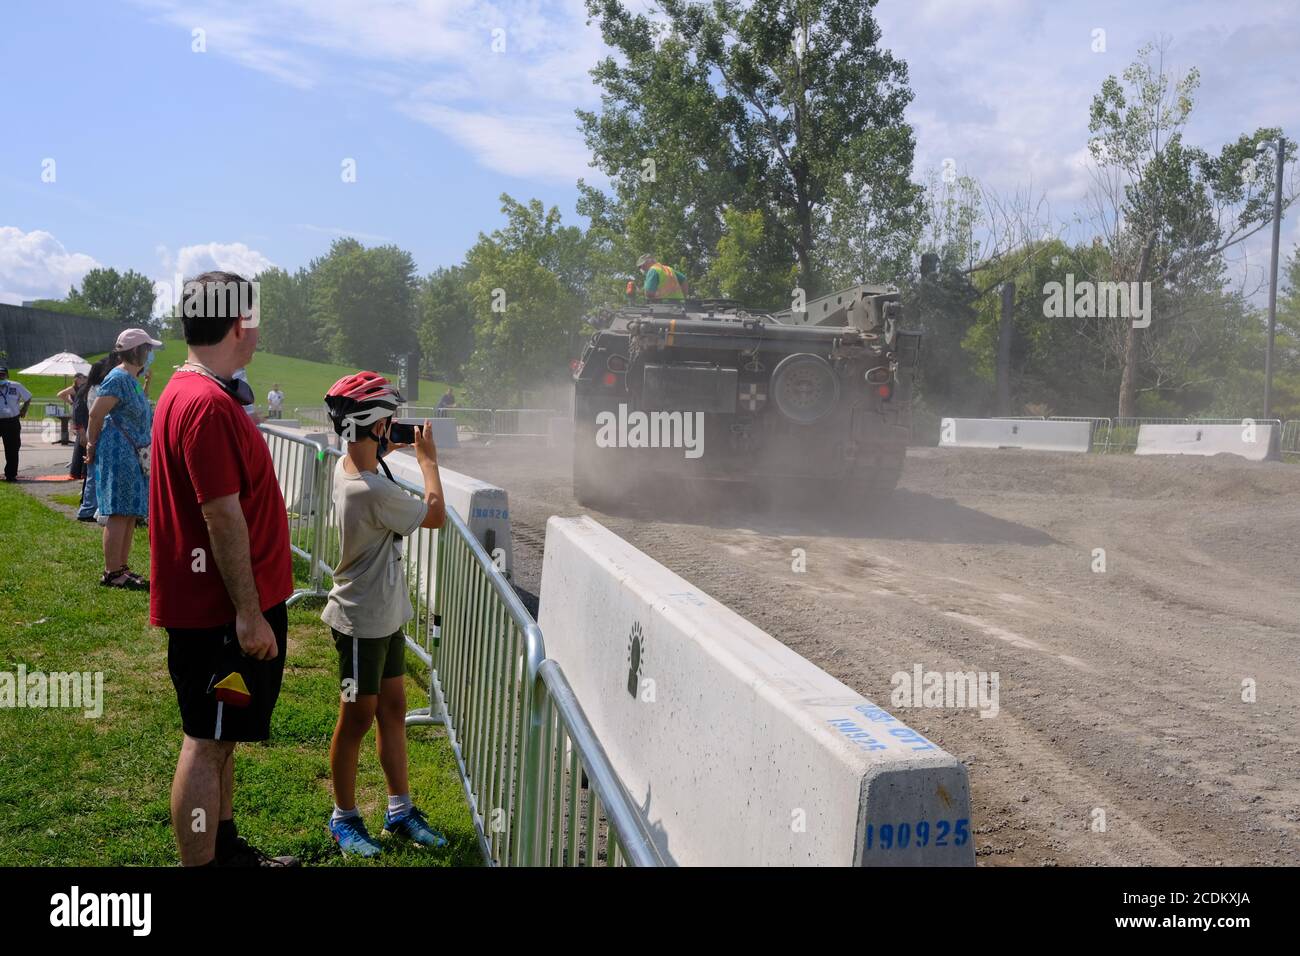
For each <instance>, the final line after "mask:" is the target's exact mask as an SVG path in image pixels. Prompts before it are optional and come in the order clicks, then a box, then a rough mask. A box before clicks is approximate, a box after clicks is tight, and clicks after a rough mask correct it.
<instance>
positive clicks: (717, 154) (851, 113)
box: [578, 0, 919, 297]
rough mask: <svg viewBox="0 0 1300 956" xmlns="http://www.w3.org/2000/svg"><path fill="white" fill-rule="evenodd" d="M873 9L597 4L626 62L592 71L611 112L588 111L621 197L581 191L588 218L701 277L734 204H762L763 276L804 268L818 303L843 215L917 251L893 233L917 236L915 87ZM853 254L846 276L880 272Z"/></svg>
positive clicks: (590, 136) (851, 1)
mask: <svg viewBox="0 0 1300 956" xmlns="http://www.w3.org/2000/svg"><path fill="white" fill-rule="evenodd" d="M874 6H875V4H874V0H753V2H745V3H742V2H739V0H714V2H712V3H709V4H702V3H693V2H688V0H657V2H653V3H651V12H650V13H648V14H634V13H632V12H631V11H630V10H629V9H628V8H626V7H625V6H624V5H623V4H622V3H621V2H620V0H587V9H588V11H589V13H590V14H591V16H592V17H593V18H594V19H596V20H597V21H598V22H599V24H600V28H601V33H602V36H603V37H604V40H605V42H606V43H607V44H609V45H610V46H611V47H613V48H614V49H615V50H616V51H617V52H618V53H619V54H620V57H619V58H617V59H616V58H615V57H612V56H611V57H607V58H606V59H605V60H602V61H601V62H600V63H599V64H598V65H597V66H596V68H595V69H594V70H593V71H592V75H593V77H594V79H595V81H596V83H597V85H598V86H600V88H601V90H602V112H601V114H599V115H596V114H592V113H583V112H579V114H578V115H579V119H580V120H581V124H582V128H583V132H584V134H585V136H586V139H587V143H588V145H589V146H590V147H591V150H592V153H593V157H594V161H595V165H597V166H598V167H599V168H601V169H602V171H603V172H605V173H606V175H608V176H609V177H610V179H611V181H612V182H613V185H614V194H615V195H614V197H613V198H610V197H605V196H603V195H601V194H599V193H598V192H596V191H595V190H593V189H591V188H590V187H588V186H586V185H585V184H581V185H580V188H581V189H582V190H583V197H584V199H583V204H582V206H581V207H580V209H579V211H580V212H582V213H583V214H585V215H589V216H591V217H592V220H593V223H595V224H598V225H599V226H601V227H603V228H605V229H606V230H608V232H609V233H610V234H618V233H620V232H621V233H622V234H624V235H626V236H627V237H628V240H629V242H631V243H639V244H641V245H642V246H643V247H644V249H645V250H653V251H655V252H657V253H658V254H659V255H660V256H661V257H662V258H664V259H665V260H667V261H672V260H673V259H674V258H678V257H680V259H681V260H682V261H683V264H684V265H685V266H686V267H687V271H688V273H690V272H692V271H693V272H694V274H696V275H699V274H700V273H706V274H707V273H708V271H709V268H710V267H711V265H712V259H713V255H714V250H715V249H716V248H717V246H718V242H719V240H720V239H721V237H722V234H723V230H724V214H725V210H726V209H727V208H728V207H734V208H736V209H739V210H740V211H741V212H746V213H748V212H752V211H754V210H761V211H762V212H763V214H764V216H765V217H766V219H765V221H766V224H767V228H769V229H770V230H771V231H772V233H773V241H772V243H771V244H770V248H771V250H772V251H773V252H774V253H775V254H776V255H779V257H780V258H777V259H775V260H774V261H768V262H764V263H762V264H761V269H763V270H766V269H769V268H770V269H773V270H775V271H776V272H778V273H780V274H784V272H785V269H786V268H787V266H788V265H789V263H790V262H791V261H793V262H796V263H797V265H798V276H799V284H800V287H801V288H803V289H804V290H805V292H806V293H807V295H809V296H810V297H811V296H814V295H817V294H819V293H820V292H823V291H826V290H825V289H824V288H823V276H824V273H826V271H827V263H826V262H824V261H822V260H821V259H819V257H818V248H819V243H820V242H821V241H823V239H824V238H825V236H826V235H827V233H828V230H829V228H830V224H831V223H832V222H842V223H846V224H847V228H849V229H851V231H852V232H853V234H854V235H856V236H857V240H858V242H859V244H860V243H862V242H867V241H869V242H871V243H872V244H876V245H879V246H881V247H885V248H889V249H893V250H895V251H897V250H898V249H900V248H902V247H905V246H906V241H903V242H901V244H900V243H899V242H896V241H895V240H896V239H897V237H898V235H899V233H900V232H902V233H904V234H906V233H908V232H910V230H911V228H912V224H911V219H912V218H913V216H914V213H915V209H916V203H917V199H918V196H919V190H918V187H916V186H915V185H914V184H913V183H911V182H909V181H908V175H909V174H910V171H911V166H912V153H913V147H914V143H913V137H912V131H911V128H910V127H909V126H908V125H907V123H906V122H905V120H904V118H903V110H904V108H905V107H906V105H907V103H908V102H909V101H910V99H911V96H912V94H911V91H910V90H909V89H908V87H907V68H906V66H905V65H904V64H903V63H902V62H901V61H899V60H896V59H895V58H894V57H893V56H892V55H891V54H890V53H889V52H888V51H887V50H884V49H882V48H881V47H880V46H879V42H880V30H879V27H878V26H877V25H876V22H875V19H874V17H873V16H872V9H873V7H874ZM647 163H652V164H653V173H654V176H653V178H647V176H646V170H647ZM635 248H636V246H635V245H634V246H633V249H635ZM841 248H848V249H856V252H855V255H858V256H859V261H858V262H857V263H855V264H852V265H849V266H844V265H841V268H840V270H839V271H840V272H843V273H845V274H847V275H851V276H852V277H854V278H865V275H864V273H865V271H866V270H867V269H868V268H874V267H875V266H876V262H875V260H874V258H873V257H872V256H870V255H866V254H864V253H863V252H862V249H861V247H860V246H859V247H854V246H853V245H852V244H851V243H850V244H847V245H845V244H843V243H842V245H841ZM627 251H628V253H629V255H631V254H633V252H632V249H629V250H627ZM889 258H891V259H894V260H897V258H898V256H897V255H894V254H891V255H890V256H889Z"/></svg>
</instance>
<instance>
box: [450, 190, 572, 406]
mask: <svg viewBox="0 0 1300 956" xmlns="http://www.w3.org/2000/svg"><path fill="white" fill-rule="evenodd" d="M501 203H502V206H501V211H502V212H503V213H504V214H505V216H506V224H505V225H504V226H503V227H502V228H500V229H497V230H495V231H493V232H492V234H491V235H483V234H481V233H480V234H479V238H478V241H477V242H476V243H475V244H474V246H473V248H471V249H470V251H469V253H468V254H467V255H466V264H467V266H468V268H469V270H470V271H471V273H472V274H473V279H472V280H471V281H470V283H469V291H470V308H471V309H472V311H473V314H474V344H475V348H474V353H473V355H472V356H471V357H470V360H469V362H468V368H467V370H466V371H467V377H468V386H467V387H468V389H469V393H470V396H469V397H470V402H471V403H472V404H475V405H482V406H493V407H498V406H501V405H503V404H508V403H511V402H514V401H517V400H518V398H519V396H520V394H521V393H522V391H523V390H524V389H526V388H534V387H537V386H541V385H545V384H548V383H554V382H558V381H563V380H565V379H566V377H567V375H568V370H569V364H568V363H569V359H570V358H571V357H572V354H571V353H573V351H574V349H575V335H576V333H577V332H578V330H579V328H580V327H581V321H580V319H581V316H582V314H583V312H584V311H585V309H586V307H587V305H588V299H587V297H586V295H585V294H584V289H585V288H586V287H587V286H588V284H589V283H590V282H591V280H592V269H591V266H590V261H589V257H588V255H587V244H586V240H585V237H584V236H583V234H582V231H581V230H579V229H577V228H576V227H573V226H567V227H566V226H562V225H561V224H560V213H559V210H558V209H556V208H554V207H552V208H551V209H549V210H547V209H544V207H543V206H542V203H541V202H540V201H539V200H536V199H533V200H530V201H529V203H528V204H527V205H524V204H522V203H519V202H517V201H516V200H514V199H512V198H511V197H510V196H508V195H502V197H501Z"/></svg>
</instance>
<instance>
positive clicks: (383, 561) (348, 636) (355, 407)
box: [321, 372, 447, 856]
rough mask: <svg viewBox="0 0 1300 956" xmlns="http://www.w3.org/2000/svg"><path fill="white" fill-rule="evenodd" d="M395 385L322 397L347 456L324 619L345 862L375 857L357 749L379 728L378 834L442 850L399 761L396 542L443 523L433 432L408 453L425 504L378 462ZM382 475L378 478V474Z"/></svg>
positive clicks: (403, 610) (363, 379) (379, 381)
mask: <svg viewBox="0 0 1300 956" xmlns="http://www.w3.org/2000/svg"><path fill="white" fill-rule="evenodd" d="M402 403H403V399H402V396H401V394H400V393H399V392H398V390H397V388H396V387H395V386H394V385H393V384H392V383H391V382H389V381H388V380H387V379H386V378H384V377H383V376H382V375H379V374H378V373H376V372H358V373H357V374H355V375H347V376H344V377H343V378H341V379H339V380H338V381H337V382H335V383H334V386H333V387H332V388H331V389H330V390H329V393H328V394H327V395H326V396H325V404H326V406H327V408H328V409H329V416H330V419H331V421H332V422H333V423H334V430H335V432H337V433H338V434H339V435H340V436H341V437H342V438H343V439H344V441H346V442H347V451H346V453H345V454H344V456H343V457H342V458H341V459H340V460H339V463H338V465H337V466H336V467H335V469H334V486H333V487H334V495H333V496H334V513H335V516H336V518H337V522H338V527H339V548H340V558H339V565H338V567H337V568H336V569H335V570H334V587H333V588H332V589H331V590H330V594H329V599H328V600H327V602H326V604H325V610H324V611H323V612H322V614H321V619H322V620H323V621H325V623H326V624H328V625H329V626H330V630H331V632H332V634H333V636H334V646H335V648H336V649H337V650H338V654H339V685H340V703H339V719H338V723H337V725H336V726H335V728H334V739H333V740H332V741H331V743H330V777H331V780H332V782H333V788H334V813H333V814H332V815H331V817H330V821H329V832H330V836H331V837H333V839H334V841H335V842H336V843H337V844H338V846H339V849H340V850H341V851H342V852H343V853H344V854H346V855H357V856H375V855H377V854H378V853H379V852H380V851H381V847H380V845H379V843H378V842H376V841H375V840H374V839H373V838H372V837H371V836H370V833H369V831H368V830H367V829H366V824H365V820H364V819H362V817H361V814H360V812H359V811H358V810H357V802H356V782H357V759H358V756H359V754H360V751H361V742H362V740H364V739H365V736H366V734H367V733H368V732H369V730H370V725H371V724H376V731H375V736H376V743H377V745H378V749H379V762H380V764H381V765H382V766H383V768H384V779H385V780H386V782H387V784H388V809H387V811H386V813H385V814H384V828H383V833H382V835H383V836H385V837H401V838H404V839H407V840H410V841H412V842H414V843H416V844H419V845H421V846H429V847H438V846H445V845H446V843H447V841H446V838H445V837H443V835H442V834H441V833H439V832H438V831H437V830H435V829H433V828H432V827H430V826H429V824H428V821H427V820H426V819H425V817H424V814H422V813H421V812H420V811H419V809H417V808H416V807H415V805H414V804H413V803H412V802H411V795H410V785H409V783H408V779H407V762H406V685H405V680H406V678H405V674H406V668H405V651H406V639H405V637H404V635H403V633H402V627H403V625H404V624H405V623H406V622H407V621H409V620H410V619H411V618H412V617H413V616H414V611H413V610H412V608H411V598H410V594H409V593H408V591H407V584H406V574H405V573H404V572H403V570H402V564H401V562H402V539H403V538H404V537H406V536H407V535H409V534H411V533H413V532H414V531H415V530H416V529H417V528H441V527H442V524H443V521H444V520H445V518H446V510H445V506H444V503H443V493H442V482H441V481H440V480H439V477H438V451H437V448H435V447H434V444H433V439H432V437H431V426H430V425H429V423H428V422H425V423H424V427H423V428H418V429H416V432H415V456H416V460H417V461H418V462H419V464H420V472H421V474H422V475H423V477H424V498H423V499H420V498H416V497H414V496H413V495H410V494H408V493H407V492H406V491H404V490H402V489H401V488H400V487H399V486H398V485H397V484H396V483H395V482H394V481H393V480H392V477H391V476H387V477H386V475H387V472H388V468H387V466H386V465H384V464H383V462H382V460H381V457H382V455H383V453H384V452H385V451H386V450H387V449H388V448H390V447H405V446H402V445H391V446H390V445H389V444H388V441H387V436H388V432H389V429H390V427H391V425H392V421H393V415H394V414H395V413H396V411H397V407H398V406H399V405H401V404H402ZM381 467H382V468H383V470H384V472H385V474H384V475H381V474H379V472H378V469H379V468H381Z"/></svg>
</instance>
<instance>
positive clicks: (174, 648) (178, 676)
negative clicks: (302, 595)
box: [167, 602, 289, 741]
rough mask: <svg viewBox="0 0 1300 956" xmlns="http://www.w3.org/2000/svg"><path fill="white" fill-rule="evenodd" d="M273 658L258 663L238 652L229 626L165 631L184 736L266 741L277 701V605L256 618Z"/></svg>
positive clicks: (280, 616) (283, 628)
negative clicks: (269, 638) (266, 631)
mask: <svg viewBox="0 0 1300 956" xmlns="http://www.w3.org/2000/svg"><path fill="white" fill-rule="evenodd" d="M262 616H263V617H264V618H266V621H267V623H268V624H270V625H271V631H272V632H273V633H274V634H275V646H276V647H277V648H278V651H279V653H277V654H276V655H275V659H274V660H269V661H259V660H255V659H254V658H251V657H248V656H247V655H245V654H244V652H243V651H242V650H240V648H239V639H238V638H237V637H236V636H235V622H234V621H231V622H230V623H229V624H223V625H221V626H220V627H204V628H173V627H169V628H167V670H168V671H169V672H170V673H171V676H172V685H173V686H174V687H175V688H176V702H177V703H178V704H179V705H180V709H181V727H182V728H183V729H184V730H185V736H187V737H193V738H194V739H195V740H238V741H256V740H268V739H270V736H271V711H273V710H274V709H275V701H276V699H277V698H278V697H279V696H280V681H281V680H282V678H283V677H284V652H285V646H286V643H287V642H286V637H287V635H288V632H289V615H288V611H287V610H286V609H285V606H284V603H283V602H281V603H279V604H277V605H276V606H275V607H272V608H267V609H266V610H265V611H263V612H262Z"/></svg>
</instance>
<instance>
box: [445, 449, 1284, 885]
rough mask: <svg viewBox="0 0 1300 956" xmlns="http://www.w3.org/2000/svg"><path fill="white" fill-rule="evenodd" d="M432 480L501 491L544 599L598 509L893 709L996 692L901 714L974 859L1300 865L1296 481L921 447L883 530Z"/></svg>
mask: <svg viewBox="0 0 1300 956" xmlns="http://www.w3.org/2000/svg"><path fill="white" fill-rule="evenodd" d="M521 452H522V454H521ZM442 458H443V461H444V463H445V464H446V465H448V466H449V467H451V468H455V469H458V470H461V471H464V472H467V473H469V474H472V475H475V476H476V477H479V478H483V479H486V480H489V481H492V482H494V483H497V484H500V485H502V486H504V487H505V488H506V489H507V490H508V491H509V493H510V505H511V515H512V521H513V528H514V536H515V537H514V547H515V562H516V580H517V581H518V583H519V584H520V585H521V586H522V587H524V588H526V589H529V590H531V591H533V592H534V593H535V592H536V591H537V589H538V575H539V574H540V567H541V563H540V561H541V551H542V543H543V538H544V535H545V526H546V519H547V517H548V516H549V515H551V514H562V515H572V514H582V513H589V514H592V516H593V517H595V518H596V519H597V520H599V521H601V522H602V523H603V524H605V525H607V526H608V527H609V528H610V529H611V530H613V531H615V532H616V533H617V534H619V535H621V536H623V537H625V538H627V539H628V540H629V541H631V542H632V543H634V544H635V545H636V546H638V547H639V548H641V549H642V550H644V551H646V552H647V553H648V554H650V555H651V556H653V557H654V558H656V559H657V560H659V561H661V562H662V563H664V564H666V565H667V566H668V567H670V568H672V569H673V570H674V571H676V572H678V573H679V574H681V575H683V576H684V577H686V578H689V579H690V580H692V581H693V582H695V583H696V584H697V585H699V586H700V587H702V588H703V589H704V590H706V591H708V592H709V593H710V594H712V595H713V596H715V597H716V598H718V599H719V600H721V601H723V602H725V603H726V604H728V605H729V606H730V607H732V608H733V609H735V610H736V611H737V612H739V613H740V614H741V615H743V616H744V617H746V618H748V619H749V620H750V621H752V622H754V623H755V624H757V625H758V626H760V627H762V628H764V629H765V630H767V631H768V632H769V633H771V634H772V635H773V636H774V637H776V638H777V639H779V640H781V641H783V642H784V643H785V644H787V645H789V646H790V647H791V648H793V649H795V650H796V651H798V652H799V653H800V654H802V655H803V656H804V657H806V658H808V659H809V660H811V661H813V662H815V663H816V664H818V665H819V666H821V667H822V668H824V669H825V670H827V671H829V672H830V673H831V674H833V675H835V676H836V677H838V678H839V679H841V680H843V681H844V682H845V683H847V684H848V685H850V686H851V687H853V688H854V689H856V690H857V691H859V692H861V693H862V694H864V695H865V696H867V697H869V698H872V699H874V700H876V701H878V702H879V703H881V704H882V705H884V706H885V707H887V708H890V704H889V699H890V691H891V684H890V676H891V675H892V674H894V673H895V672H897V671H908V672H910V671H911V670H912V668H913V665H914V664H921V665H922V666H923V668H924V669H925V670H939V671H971V670H974V671H988V672H993V671H996V672H998V673H999V675H1000V683H1001V686H1000V713H999V714H998V716H997V717H995V718H992V719H981V718H980V717H979V715H978V712H977V711H974V710H961V711H958V710H944V709H910V710H906V709H905V710H899V709H898V708H890V709H894V710H898V711H899V712H898V716H900V717H901V718H902V719H904V720H906V721H908V722H909V723H910V724H912V725H913V726H915V727H916V728H917V729H918V730H920V731H922V732H923V733H925V734H927V735H928V736H930V737H931V738H933V739H934V740H936V741H938V742H939V743H940V744H941V745H942V746H943V747H944V748H946V749H947V750H949V751H950V752H952V753H953V754H954V755H956V756H957V757H959V758H960V759H961V760H963V761H964V762H965V763H966V764H967V766H968V767H969V768H970V774H971V784H972V797H973V803H974V806H973V816H974V821H973V822H974V825H975V832H976V834H977V853H978V856H979V860H980V862H981V863H986V864H1008V863H1010V864H1024V865H1040V864H1061V865H1076V864H1164V865H1169V864H1174V865H1177V864H1190V863H1199V864H1211V865H1213V864H1220V863H1221V864H1245V865H1251V864H1291V865H1295V864H1297V863H1300V623H1297V622H1298V620H1300V584H1298V583H1297V573H1298V572H1300V467H1297V466H1293V465H1282V464H1275V463H1269V464H1262V465H1261V464H1251V463H1247V462H1243V461H1240V460H1234V459H1229V458H1227V457H1220V458H1218V459H1189V458H1182V459H1168V458H1166V459H1154V458H1133V457H1128V456H1111V457H1107V456H1100V455H1088V456H1083V455H1053V454H1041V453H1029V452H1013V451H1003V452H981V451H966V450H961V451H958V450H943V451H940V450H937V449H914V450H912V451H911V452H910V453H909V456H908V462H907V469H906V471H905V473H904V476H903V481H902V485H901V487H900V489H899V491H898V492H896V494H895V496H894V497H893V499H892V500H891V501H890V502H889V504H888V505H887V506H885V507H881V508H878V509H876V510H874V511H872V512H869V513H863V514H857V515H845V514H840V513H835V512H833V511H831V510H830V508H829V506H825V507H823V506H821V505H819V504H818V503H814V502H772V501H762V500H758V499H756V498H755V497H753V496H749V497H743V498H742V497H738V496H736V495H734V494H730V493H724V494H719V493H714V492H709V491H707V490H700V489H692V490H691V493H689V494H682V493H681V490H680V489H678V490H677V491H675V492H674V494H673V495H672V496H670V497H673V498H674V499H675V500H674V504H673V505H672V506H671V508H664V507H662V506H655V505H654V504H653V503H650V502H635V501H634V502H629V503H628V507H627V509H626V511H625V512H624V513H621V514H619V515H607V514H602V513H599V512H594V511H590V510H589V509H582V508H579V507H578V505H577V504H576V503H575V502H574V500H573V497H572V492H571V488H570V480H569V473H568V472H569V466H568V460H567V457H565V456H559V455H556V454H555V453H552V452H549V451H545V450H532V449H530V450H527V451H524V450H523V449H521V448H519V447H517V446H516V447H510V446H503V447H494V448H464V449H460V450H455V451H447V452H445V453H444V454H443V455H442ZM794 548H803V549H805V550H806V553H807V570H806V572H805V573H795V572H793V571H792V570H791V562H792V558H791V551H792V549H794ZM1095 548H1104V549H1105V559H1106V570H1105V572H1104V573H1096V572H1094V571H1093V570H1092V566H1093V563H1094V557H1093V549H1095ZM1248 678H1249V679H1253V680H1254V681H1255V683H1256V685H1257V701H1256V702H1255V703H1245V702H1243V701H1242V683H1243V681H1244V680H1246V679H1248ZM1097 808H1100V809H1102V810H1103V811H1104V812H1105V823H1106V830H1105V832H1094V831H1093V829H1092V828H1091V824H1092V822H1093V820H1094V819H1095V810H1096V809H1097Z"/></svg>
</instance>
